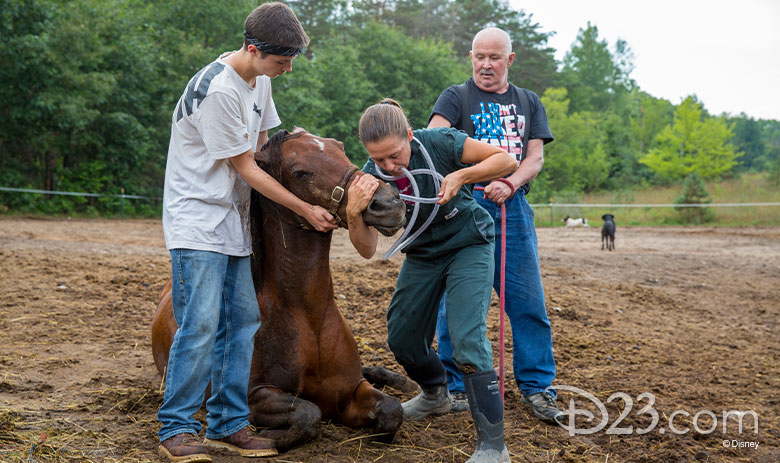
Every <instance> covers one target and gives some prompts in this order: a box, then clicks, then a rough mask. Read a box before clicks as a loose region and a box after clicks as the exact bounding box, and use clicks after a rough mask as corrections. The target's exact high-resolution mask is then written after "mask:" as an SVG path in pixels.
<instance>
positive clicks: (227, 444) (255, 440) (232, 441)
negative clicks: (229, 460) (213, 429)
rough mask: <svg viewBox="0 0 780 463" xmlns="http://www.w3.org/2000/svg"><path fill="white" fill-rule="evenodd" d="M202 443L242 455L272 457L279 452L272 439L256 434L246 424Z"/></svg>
mask: <svg viewBox="0 0 780 463" xmlns="http://www.w3.org/2000/svg"><path fill="white" fill-rule="evenodd" d="M204 443H205V444H206V445H208V446H209V447H217V448H223V449H228V450H232V451H234V452H238V453H239V454H240V455H241V456H242V457H272V456H274V455H278V454H279V452H277V451H276V448H275V447H274V441H273V440H272V439H266V438H265V437H260V436H258V435H256V434H255V433H253V432H252V431H251V430H250V429H249V427H248V426H247V427H246V428H243V429H241V430H240V431H237V432H235V433H233V434H231V435H229V436H227V437H223V438H222V439H206V440H205V441H204Z"/></svg>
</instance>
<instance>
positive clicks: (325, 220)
mask: <svg viewBox="0 0 780 463" xmlns="http://www.w3.org/2000/svg"><path fill="white" fill-rule="evenodd" d="M304 219H306V221H307V222H309V224H311V226H312V227H314V229H315V230H317V231H319V232H326V231H331V230H335V229H337V228H339V226H338V225H337V224H336V219H334V218H333V216H332V215H330V212H328V210H327V209H325V208H323V207H320V206H315V205H314V204H309V207H308V208H307V212H306V216H305V217H304Z"/></svg>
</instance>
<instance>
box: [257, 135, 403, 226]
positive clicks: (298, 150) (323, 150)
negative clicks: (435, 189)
mask: <svg viewBox="0 0 780 463" xmlns="http://www.w3.org/2000/svg"><path fill="white" fill-rule="evenodd" d="M255 159H256V160H257V163H258V165H259V166H260V167H261V168H262V169H263V170H265V171H266V172H268V173H269V174H270V175H271V176H273V177H274V178H275V179H276V180H277V181H278V182H279V183H281V184H282V186H284V187H285V188H287V189H288V190H289V191H290V192H292V193H293V194H294V195H295V196H297V197H299V198H300V199H302V200H304V201H306V202H308V203H310V204H314V205H317V206H321V207H324V208H325V209H327V210H328V211H329V212H330V213H331V214H332V215H333V216H334V217H335V218H336V220H337V221H339V225H341V226H343V227H345V228H346V226H347V225H346V217H347V215H346V208H347V200H348V198H347V190H348V189H349V184H350V183H351V182H352V181H353V180H354V179H355V178H357V177H359V176H362V175H365V174H363V172H361V171H360V169H358V168H357V167H355V166H354V165H353V164H352V163H351V162H350V161H349V159H348V158H347V156H346V154H345V153H344V144H343V143H341V142H340V141H337V140H334V139H333V138H320V137H318V136H316V135H312V134H310V133H308V132H306V131H299V132H294V133H287V132H285V131H279V132H277V133H276V134H275V135H274V136H273V137H271V139H270V140H269V141H268V143H266V145H265V146H264V147H263V150H262V151H260V152H258V153H255ZM405 210H406V207H405V205H404V202H403V201H401V198H400V196H399V195H398V192H397V191H396V190H395V189H394V188H392V187H390V186H389V185H388V184H386V183H384V182H380V185H379V188H377V190H376V192H375V193H374V198H373V199H372V201H371V203H370V204H369V205H368V207H367V208H366V210H365V211H364V212H363V220H364V221H365V223H366V224H367V225H371V226H373V227H374V228H376V229H377V230H379V232H380V233H382V234H383V235H385V236H391V235H393V234H394V233H395V232H397V231H398V230H399V229H400V228H401V227H402V226H403V225H404V222H405V218H406V217H405Z"/></svg>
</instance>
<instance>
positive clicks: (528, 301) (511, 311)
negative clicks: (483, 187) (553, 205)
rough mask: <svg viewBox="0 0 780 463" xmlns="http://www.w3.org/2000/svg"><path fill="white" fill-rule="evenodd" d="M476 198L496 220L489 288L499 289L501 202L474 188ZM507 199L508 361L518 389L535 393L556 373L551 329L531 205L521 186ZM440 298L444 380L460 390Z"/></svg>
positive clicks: (544, 388)
mask: <svg viewBox="0 0 780 463" xmlns="http://www.w3.org/2000/svg"><path fill="white" fill-rule="evenodd" d="M474 199H476V200H477V202H478V203H479V205H480V206H482V207H483V208H484V209H485V210H486V211H488V213H490V215H491V216H492V217H493V220H494V221H495V227H496V250H495V274H494V278H493V288H495V290H496V292H499V290H500V283H501V240H503V239H504V237H503V236H502V235H501V206H500V205H498V204H496V203H494V202H493V201H491V200H489V199H484V197H483V192H482V191H474ZM505 204H506V216H507V217H506V235H507V236H506V275H505V278H506V290H505V293H504V298H505V304H504V309H505V310H506V314H507V317H508V318H509V323H510V325H511V327H512V356H513V362H512V367H513V370H514V376H515V381H516V382H517V386H518V387H519V388H520V391H521V392H522V393H523V394H525V395H529V394H535V393H537V392H542V391H547V392H550V393H551V394H553V395H555V390H554V389H553V388H549V389H548V387H549V386H550V385H551V384H552V382H553V379H555V359H554V357H553V348H552V331H551V329H550V321H549V320H548V318H547V308H546V307H545V302H544V288H543V287H542V277H541V273H540V272H539V253H538V250H537V241H536V229H535V228H534V211H533V209H531V206H530V205H529V204H528V201H526V199H525V194H524V193H523V191H522V190H518V191H517V193H515V195H514V196H513V197H512V198H511V199H510V200H509V201H506V202H505ZM446 310H447V309H446V306H445V303H444V298H442V301H441V304H440V305H439V317H438V320H437V325H436V331H437V335H438V346H439V358H441V361H442V362H443V363H444V367H445V368H446V369H447V386H448V388H449V390H450V391H451V392H462V391H464V387H463V373H462V372H461V371H460V370H459V369H458V368H457V366H456V365H455V363H454V362H453V361H452V341H451V340H450V333H449V328H448V326H447V318H446V316H444V314H445V313H446Z"/></svg>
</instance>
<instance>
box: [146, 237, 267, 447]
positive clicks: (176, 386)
mask: <svg viewBox="0 0 780 463" xmlns="http://www.w3.org/2000/svg"><path fill="white" fill-rule="evenodd" d="M171 267H172V270H173V288H172V294H171V302H172V303H173V315H174V318H175V319H176V323H177V324H178V327H179V329H178V330H177V331H176V335H175V336H174V338H173V344H171V350H170V356H169V358H168V368H167V370H166V375H165V394H164V396H163V403H162V406H161V407H160V410H159V412H158V413H157V419H158V420H159V421H160V423H161V424H162V427H161V428H160V431H159V433H158V436H159V438H160V441H164V440H166V439H168V438H170V437H173V436H175V435H176V434H181V433H195V434H197V433H198V432H199V431H200V429H201V424H200V422H199V421H198V420H196V419H195V417H194V415H195V412H197V411H198V409H199V408H200V406H201V404H202V403H203V398H204V393H205V390H206V386H208V384H209V381H211V396H210V397H209V399H208V401H207V402H206V411H207V417H206V421H207V424H208V429H207V431H206V437H208V438H210V439H221V438H223V437H226V436H229V435H231V434H233V433H235V432H236V431H239V430H240V429H242V428H244V427H245V426H247V425H248V424H249V421H248V419H247V417H248V415H249V406H248V404H247V388H248V385H249V369H250V364H251V361H252V352H253V350H254V335H255V332H256V331H257V329H258V328H259V327H260V309H259V308H258V305H257V297H256V295H255V289H254V285H253V283H252V272H251V268H250V263H249V257H234V256H228V255H224V254H219V253H216V252H208V251H195V250H190V249H172V250H171Z"/></svg>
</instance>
